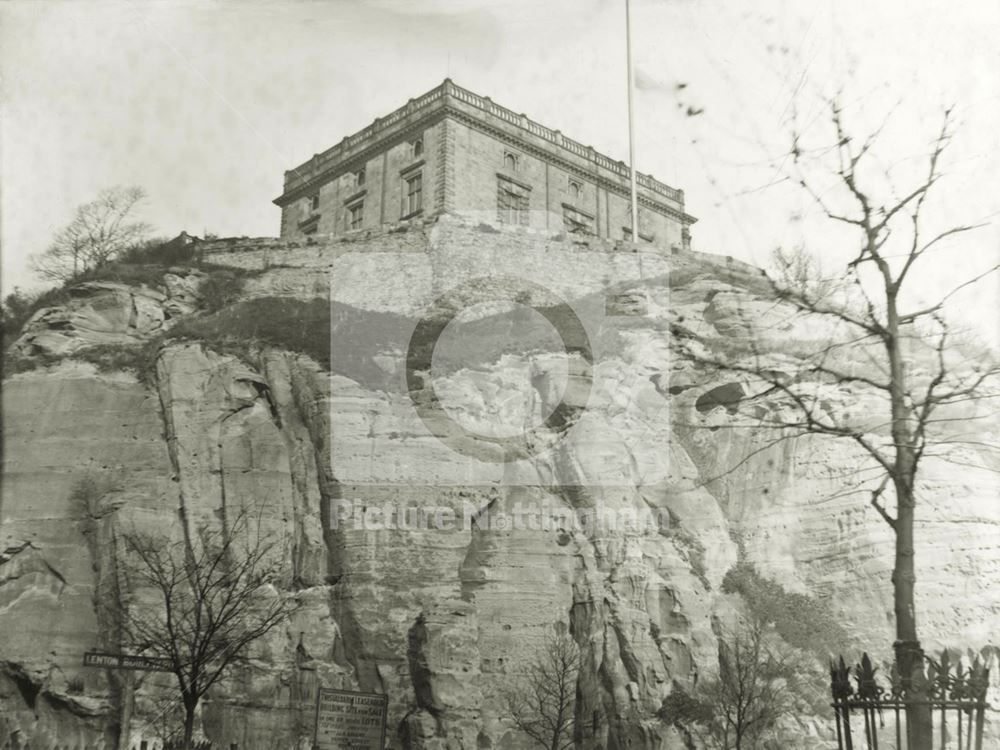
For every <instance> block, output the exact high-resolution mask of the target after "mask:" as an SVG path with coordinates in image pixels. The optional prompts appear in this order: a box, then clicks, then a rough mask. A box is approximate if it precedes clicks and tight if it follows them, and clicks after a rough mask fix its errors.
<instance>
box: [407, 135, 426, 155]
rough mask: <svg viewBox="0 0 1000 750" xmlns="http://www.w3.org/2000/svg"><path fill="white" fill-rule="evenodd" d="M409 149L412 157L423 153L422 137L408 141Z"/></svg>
mask: <svg viewBox="0 0 1000 750" xmlns="http://www.w3.org/2000/svg"><path fill="white" fill-rule="evenodd" d="M410 150H411V151H412V152H413V158H414V159H416V158H417V157H418V156H420V155H421V154H422V153H424V139H423V138H422V137H421V138H416V139H414V140H412V141H410Z"/></svg>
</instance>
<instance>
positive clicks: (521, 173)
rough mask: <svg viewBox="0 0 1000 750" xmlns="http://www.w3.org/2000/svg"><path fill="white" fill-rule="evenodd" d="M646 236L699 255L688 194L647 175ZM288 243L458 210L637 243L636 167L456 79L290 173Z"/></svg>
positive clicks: (643, 188) (285, 208)
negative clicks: (693, 247)
mask: <svg viewBox="0 0 1000 750" xmlns="http://www.w3.org/2000/svg"><path fill="white" fill-rule="evenodd" d="M638 193H639V239H640V240H642V241H646V242H652V243H654V244H657V245H661V246H663V247H679V248H684V249H687V248H688V247H689V246H690V234H689V228H690V226H691V224H693V223H694V222H695V221H696V219H695V218H694V217H693V216H690V215H689V214H687V213H686V212H685V210H684V192H683V191H681V190H677V189H675V188H672V187H669V186H668V185H665V184H663V183H662V182H659V181H657V180H655V179H653V178H652V177H650V176H648V175H643V174H640V175H639V176H638ZM274 202H275V203H276V204H277V205H278V206H280V207H281V209H282V211H281V237H282V238H283V239H295V238H299V237H303V236H308V235H313V234H328V235H348V234H353V233H356V232H359V231H363V230H368V229H372V228H375V227H380V226H385V225H387V224H395V223H398V222H400V221H410V220H412V219H415V218H419V217H428V216H433V215H436V214H442V213H451V214H459V215H463V216H466V217H468V218H473V219H476V220H478V221H483V222H486V223H491V224H492V223H507V224H516V225H521V226H527V227H530V228H533V229H539V230H548V231H560V230H565V231H568V232H572V233H575V234H585V235H595V236H598V237H604V238H609V239H631V234H632V232H631V216H630V212H629V169H628V167H627V166H626V165H625V164H624V163H623V162H620V161H614V160H612V159H610V158H609V157H607V156H604V155H603V154H601V153H598V152H597V151H595V150H594V149H593V148H590V147H588V146H583V145H581V144H580V143H578V142H576V141H574V140H572V139H570V138H567V137H565V136H563V135H562V133H560V132H559V131H558V130H551V129H549V128H546V127H544V126H542V125H539V124H538V123H536V122H534V121H532V120H529V119H528V118H527V117H526V116H525V115H523V114H516V113H514V112H512V111H511V110H508V109H506V108H504V107H501V106H499V105H497V104H495V103H494V102H493V101H491V100H490V99H489V98H488V97H481V96H479V95H477V94H474V93H472V92H471V91H467V90H466V89H463V88H461V87H459V86H456V85H455V84H454V83H452V82H451V81H450V80H445V81H444V82H443V83H442V84H441V85H440V86H438V87H437V88H435V89H433V90H432V91H429V92H428V93H426V94H424V95H423V96H421V97H418V98H417V99H411V100H410V101H409V102H408V103H407V104H406V106H404V107H401V108H400V109H397V110H396V111H395V112H392V113H391V114H389V115H387V116H386V117H383V118H379V119H377V120H375V122H374V123H372V124H371V125H370V126H368V127H367V128H365V129H364V130H362V131H360V132H358V133H355V134H354V135H351V136H348V137H346V138H344V139H343V140H342V141H341V142H340V143H339V144H337V145H336V146H334V147H333V148H331V149H328V150H327V151H324V152H323V153H321V154H317V155H315V156H313V158H312V159H310V160H309V161H307V162H305V163H304V164H302V165H300V166H298V167H296V168H295V169H292V170H289V171H288V172H286V173H285V186H284V192H283V193H282V194H281V196H279V197H278V198H276V199H275V201H274Z"/></svg>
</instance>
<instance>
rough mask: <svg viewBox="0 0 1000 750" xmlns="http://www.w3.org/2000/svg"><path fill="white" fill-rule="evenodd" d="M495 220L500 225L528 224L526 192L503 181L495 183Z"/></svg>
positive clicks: (511, 183)
mask: <svg viewBox="0 0 1000 750" xmlns="http://www.w3.org/2000/svg"><path fill="white" fill-rule="evenodd" d="M497 220H498V221H499V222H500V223H502V224H522V225H525V226H527V224H528V190H527V189H525V188H523V187H521V186H520V185H516V184H515V183H513V182H509V181H507V180H504V179H500V180H498V181H497Z"/></svg>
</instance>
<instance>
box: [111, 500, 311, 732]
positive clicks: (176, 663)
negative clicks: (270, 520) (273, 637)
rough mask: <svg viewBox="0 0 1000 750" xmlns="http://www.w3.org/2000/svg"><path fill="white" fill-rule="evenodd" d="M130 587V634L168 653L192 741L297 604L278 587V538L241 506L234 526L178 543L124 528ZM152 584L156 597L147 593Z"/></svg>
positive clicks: (153, 650)
mask: <svg viewBox="0 0 1000 750" xmlns="http://www.w3.org/2000/svg"><path fill="white" fill-rule="evenodd" d="M124 542H125V549H126V555H127V558H128V559H127V561H126V569H127V575H126V577H127V580H128V587H129V591H130V600H131V601H130V602H129V607H128V613H127V616H126V617H125V618H124V630H125V633H126V640H127V641H128V642H129V644H130V645H131V646H132V647H133V648H134V649H136V650H137V652H139V653H143V654H147V655H153V656H158V657H162V658H164V659H167V660H168V661H169V662H170V665H171V671H172V672H173V674H174V676H175V677H176V678H177V686H178V689H179V691H180V697H181V703H182V704H183V707H184V747H185V748H188V749H189V748H190V747H191V737H192V734H193V730H194V720H195V711H196V710H197V708H198V703H199V702H200V701H201V699H202V697H203V696H204V695H205V694H206V693H207V692H208V690H209V689H210V688H211V687H212V686H213V685H215V684H216V682H217V681H218V680H219V679H220V678H221V677H222V676H223V675H224V674H225V672H226V670H227V669H228V668H229V667H231V666H233V665H234V664H235V663H237V662H238V661H239V660H241V659H242V658H243V657H245V655H246V652H247V651H248V648H249V647H250V645H251V644H252V643H253V642H254V641H256V640H257V639H259V638H261V637H262V636H264V635H266V634H267V633H268V632H270V631H271V630H272V629H274V628H275V627H277V626H278V625H280V624H281V623H282V622H284V621H285V620H286V618H287V617H288V615H289V614H290V613H291V612H292V611H293V609H294V607H295V605H294V603H293V602H292V601H291V600H289V599H286V598H284V597H282V596H281V595H280V594H279V593H278V592H277V591H275V590H274V587H273V583H274V582H275V579H276V578H277V575H278V569H277V563H276V561H275V560H274V557H275V553H276V551H277V541H276V540H274V539H269V538H265V537H263V536H262V535H261V533H260V527H259V523H253V522H251V519H250V518H249V516H248V515H247V514H246V513H242V512H241V513H239V514H238V515H237V517H236V519H235V520H234V521H233V522H232V523H231V524H230V526H229V528H228V529H226V528H223V529H209V528H201V529H200V530H199V531H198V533H197V534H195V535H194V536H193V537H189V536H185V538H184V539H183V540H182V541H178V542H171V541H170V540H169V539H166V538H164V537H160V536H154V535H149V534H143V533H139V532H132V533H129V534H126V535H124ZM144 590H145V591H146V592H151V597H149V598H143V593H144Z"/></svg>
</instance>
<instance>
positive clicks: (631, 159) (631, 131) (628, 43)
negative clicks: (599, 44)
mask: <svg viewBox="0 0 1000 750" xmlns="http://www.w3.org/2000/svg"><path fill="white" fill-rule="evenodd" d="M629 5H630V2H629V0H625V57H626V61H627V62H626V68H627V71H628V163H629V182H630V188H631V192H632V242H638V241H639V200H638V190H637V189H636V176H635V118H634V116H633V109H632V88H633V85H634V76H633V75H632V18H631V14H630V12H629V10H630V8H629Z"/></svg>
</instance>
